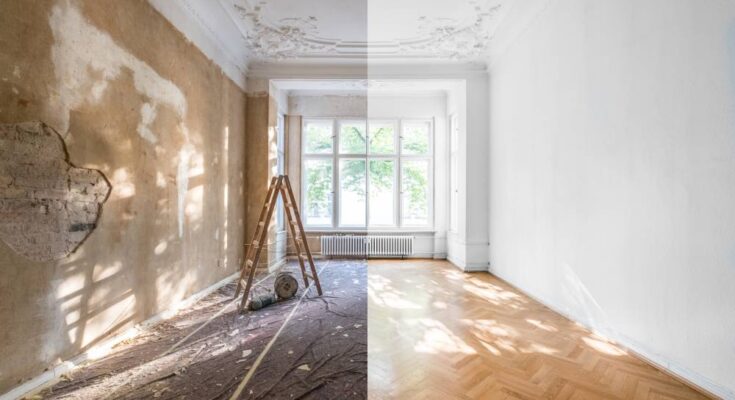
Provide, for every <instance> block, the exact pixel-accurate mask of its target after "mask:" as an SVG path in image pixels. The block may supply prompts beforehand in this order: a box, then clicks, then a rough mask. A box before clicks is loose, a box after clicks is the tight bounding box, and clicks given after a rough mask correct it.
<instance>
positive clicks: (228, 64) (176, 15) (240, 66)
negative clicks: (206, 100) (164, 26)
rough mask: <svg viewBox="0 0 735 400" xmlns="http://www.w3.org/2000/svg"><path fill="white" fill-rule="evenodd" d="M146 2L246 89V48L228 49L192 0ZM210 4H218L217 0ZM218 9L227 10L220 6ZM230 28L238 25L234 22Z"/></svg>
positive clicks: (152, 0)
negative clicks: (235, 50)
mask: <svg viewBox="0 0 735 400" xmlns="http://www.w3.org/2000/svg"><path fill="white" fill-rule="evenodd" d="M148 3H149V4H150V5H151V6H152V7H153V8H154V9H155V10H156V11H158V12H159V13H160V14H161V15H162V16H163V17H164V18H166V20H168V21H169V22H170V23H171V24H172V25H173V26H174V27H175V28H176V29H177V30H178V31H179V32H181V33H182V34H183V35H184V36H185V37H186V39H187V40H189V41H190V42H192V43H193V44H194V45H195V46H196V47H197V48H198V49H199V50H200V51H201V52H202V53H203V54H204V55H205V56H206V57H207V58H208V59H210V60H211V61H212V62H214V63H215V64H216V65H217V66H219V67H220V69H221V70H222V72H223V73H224V74H225V75H226V76H227V77H228V78H230V79H231V80H232V81H233V82H234V83H235V84H236V85H237V86H238V87H239V88H240V89H242V90H243V91H245V87H246V86H245V85H246V83H245V82H246V76H247V71H248V68H247V64H248V59H247V54H246V52H245V51H244V50H243V51H242V53H241V54H234V53H233V51H232V50H230V49H228V48H227V46H226V45H225V44H224V43H223V40H222V39H221V38H220V36H219V35H218V34H217V33H216V32H215V29H214V28H213V27H212V26H210V23H208V22H207V21H206V19H205V18H204V17H203V16H202V14H201V13H200V11H199V9H198V8H197V6H195V5H194V3H193V2H192V1H191V0H176V1H171V0H148ZM206 4H210V3H206ZM211 4H216V6H217V7H221V6H220V5H219V3H217V2H212V3H211ZM220 11H222V12H223V13H227V11H226V10H225V9H223V8H220ZM232 28H233V29H237V28H236V27H234V26H233V27H232ZM238 32H239V30H238Z"/></svg>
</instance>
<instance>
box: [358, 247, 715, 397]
mask: <svg viewBox="0 0 735 400" xmlns="http://www.w3.org/2000/svg"><path fill="white" fill-rule="evenodd" d="M368 285H369V287H368V298H369V299H368V321H369V323H368V396H369V398H370V399H376V400H377V399H575V400H576V399H706V398H708V397H707V396H706V395H705V394H703V393H699V392H697V391H696V390H694V389H693V388H690V387H688V386H686V385H685V384H683V383H682V382H679V381H677V380H676V379H674V378H672V377H671V376H669V375H667V374H665V373H663V372H661V371H659V370H657V369H656V368H654V367H652V366H650V365H649V364H647V363H645V362H643V361H642V360H640V359H638V358H636V357H635V356H633V355H631V354H628V353H627V352H626V351H625V350H624V349H622V348H620V347H618V346H616V345H615V344H613V343H610V342H608V341H606V340H605V339H604V338H601V337H598V336H595V335H594V334H592V333H591V332H590V331H588V330H586V329H584V328H583V327H581V326H579V325H578V324H576V323H574V322H572V321H570V320H568V319H566V318H564V317H562V316H561V315H559V314H557V313H555V312H553V311H551V310H549V309H548V308H546V307H544V306H543V305H541V304H539V303H537V302H535V301H533V300H531V299H530V298H528V297H527V296H525V295H523V294H521V293H520V292H518V291H516V290H515V289H513V288H512V287H510V286H509V285H507V284H505V283H504V282H502V281H500V280H499V279H497V278H495V277H493V276H492V275H490V274H486V273H474V274H465V273H462V272H460V271H459V270H457V269H456V268H455V267H453V266H452V265H450V264H449V263H447V262H443V261H426V260H421V261H372V260H371V261H370V262H369V265H368Z"/></svg>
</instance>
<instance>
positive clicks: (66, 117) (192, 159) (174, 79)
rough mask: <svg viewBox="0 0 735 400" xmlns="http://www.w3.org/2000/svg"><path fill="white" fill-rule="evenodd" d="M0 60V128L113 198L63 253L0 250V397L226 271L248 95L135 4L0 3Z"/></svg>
mask: <svg viewBox="0 0 735 400" xmlns="http://www.w3.org/2000/svg"><path fill="white" fill-rule="evenodd" d="M0 48H2V49H3V50H2V52H0V124H4V123H18V122H22V121H38V120H41V121H44V122H46V123H47V124H48V125H49V126H50V127H53V128H54V129H55V130H57V131H58V133H59V134H60V136H61V138H62V139H63V142H64V143H65V145H66V149H67V152H68V159H69V160H70V161H71V163H72V164H73V165H74V166H75V167H79V168H84V169H94V170H99V171H100V172H101V173H102V174H104V175H105V176H106V177H107V180H108V182H109V185H110V187H111V191H110V194H109V196H108V198H107V200H106V202H105V203H104V205H103V212H102V213H101V214H100V216H99V219H98V220H97V221H96V228H95V229H94V231H92V233H91V234H90V235H89V236H88V237H87V238H86V240H84V241H83V243H81V245H80V246H79V247H78V248H77V249H76V251H74V252H73V253H72V254H70V255H69V256H66V257H62V258H61V259H58V260H56V261H32V260H29V259H28V258H26V257H24V256H22V255H20V254H18V253H17V252H16V251H14V250H13V249H12V248H11V246H10V245H8V244H7V243H6V242H3V241H0V327H2V329H0V360H2V363H0V393H2V392H6V391H7V390H9V389H11V388H12V387H15V386H17V385H18V384H20V383H22V382H23V381H24V380H26V379H28V378H31V377H33V376H36V375H38V374H40V373H42V372H43V371H44V370H45V369H46V368H49V367H52V366H54V365H56V364H58V363H59V362H60V361H62V360H66V359H69V358H71V357H73V356H75V355H77V354H79V353H81V352H83V351H85V350H86V349H89V348H90V347H91V346H93V345H95V344H96V343H98V342H100V341H101V340H103V339H104V338H106V337H107V336H109V335H110V334H112V333H118V332H121V331H123V330H125V329H126V328H129V327H132V326H133V325H134V324H136V323H137V322H140V321H143V320H145V319H147V318H149V317H151V316H152V315H155V314H156V313H158V312H160V311H162V310H165V309H167V308H169V307H170V306H172V305H174V304H175V303H176V302H178V301H179V300H181V299H184V298H186V297H188V296H189V295H191V294H193V293H195V292H197V291H199V290H201V289H204V288H206V287H208V286H210V285H212V284H214V283H215V282H217V281H219V280H221V279H222V278H224V277H225V276H228V275H230V274H232V273H234V272H236V271H237V269H238V267H239V263H240V261H241V259H242V253H243V246H242V243H243V229H244V223H245V221H244V218H245V201H244V198H245V194H246V193H245V185H244V181H245V148H246V144H245V121H246V119H245V118H246V117H245V105H246V98H245V94H244V93H243V92H242V91H241V90H240V89H239V88H238V87H237V86H236V85H235V84H234V83H233V82H232V81H230V80H229V79H228V78H226V77H225V76H224V75H223V74H222V72H221V70H220V69H219V68H218V67H217V66H216V65H214V64H213V63H212V62H211V61H210V60H208V59H207V58H206V57H205V56H204V55H202V54H201V52H199V51H198V49H196V48H195V47H194V46H193V45H192V44H191V43H189V42H188V41H186V40H185V39H184V37H183V36H182V35H181V34H180V33H179V32H178V31H176V30H175V28H173V26H171V25H170V24H169V23H168V22H167V21H166V20H165V19H164V18H163V17H162V16H161V15H160V14H158V13H157V12H156V11H155V10H154V9H153V8H152V7H151V6H150V5H149V4H148V3H147V2H145V1H142V0H141V1H133V0H130V1H124V2H121V1H115V0H79V1H72V0H37V1H32V2H26V1H23V2H21V1H16V0H0ZM60 140H61V139H60ZM0 145H2V146H3V147H4V148H5V146H6V145H5V144H2V143H0ZM6 183H7V182H6ZM0 185H2V182H0Z"/></svg>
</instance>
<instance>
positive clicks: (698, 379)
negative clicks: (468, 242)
mask: <svg viewBox="0 0 735 400" xmlns="http://www.w3.org/2000/svg"><path fill="white" fill-rule="evenodd" d="M490 272H491V273H492V274H493V275H495V276H497V277H498V278H500V279H502V280H503V282H506V283H508V284H509V285H511V286H513V287H514V288H515V289H516V290H518V291H519V292H521V293H523V294H525V295H526V296H528V297H530V298H532V299H533V300H535V301H537V302H539V303H541V304H543V305H544V306H546V307H548V308H549V309H551V310H553V311H554V312H556V313H557V314H561V315H562V316H564V318H567V319H568V320H570V321H574V322H577V323H579V324H580V325H582V326H584V327H585V328H587V329H589V330H590V331H592V332H593V333H595V334H597V335H599V336H601V337H604V338H607V339H609V340H610V341H612V342H614V343H616V344H617V345H619V346H620V347H622V348H624V349H626V350H628V351H629V352H630V353H633V354H635V355H636V356H637V357H638V358H640V359H642V360H644V361H646V362H647V363H649V364H651V365H653V366H654V367H656V368H658V369H660V370H662V371H665V372H666V373H668V374H670V375H672V376H673V377H675V378H677V379H679V380H681V381H683V382H686V383H687V384H689V385H690V386H693V387H695V388H697V389H699V390H702V391H704V392H708V393H709V394H711V395H715V396H717V397H720V398H722V399H725V400H735V392H733V391H732V390H731V389H729V388H727V387H724V386H722V385H720V384H718V383H715V382H713V381H712V380H710V379H709V378H707V377H705V376H703V375H701V374H699V373H697V372H695V371H692V370H690V369H688V368H686V367H683V366H680V365H678V364H676V363H675V362H673V361H671V360H670V359H668V358H666V357H665V356H663V355H661V354H657V353H655V352H653V351H650V350H648V349H646V346H644V345H643V344H641V343H638V342H637V341H635V340H633V339H631V338H629V337H627V336H625V335H624V334H621V333H619V332H616V331H614V330H613V329H612V328H609V327H600V326H595V324H593V323H591V322H590V321H585V320H582V319H579V318H576V317H575V316H573V315H570V314H568V313H567V312H565V311H562V310H560V309H559V308H558V307H556V306H555V305H553V304H552V303H551V302H549V301H546V300H543V299H541V298H539V297H536V296H534V295H532V294H530V293H528V292H526V291H525V290H522V289H521V288H520V286H517V285H516V284H515V283H513V282H512V281H510V280H507V279H505V278H504V277H503V276H501V275H498V274H497V273H495V272H493V271H490Z"/></svg>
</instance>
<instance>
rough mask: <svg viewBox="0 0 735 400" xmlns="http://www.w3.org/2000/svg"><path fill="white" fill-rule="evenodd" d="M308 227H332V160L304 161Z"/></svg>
mask: <svg viewBox="0 0 735 400" xmlns="http://www.w3.org/2000/svg"><path fill="white" fill-rule="evenodd" d="M304 176H305V177H306V179H305V182H304V186H306V187H305V189H304V190H305V193H306V199H305V201H306V204H304V213H305V214H306V225H327V226H332V160H331V159H330V160H306V161H304Z"/></svg>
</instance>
